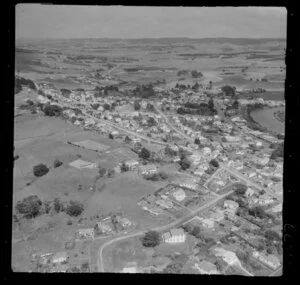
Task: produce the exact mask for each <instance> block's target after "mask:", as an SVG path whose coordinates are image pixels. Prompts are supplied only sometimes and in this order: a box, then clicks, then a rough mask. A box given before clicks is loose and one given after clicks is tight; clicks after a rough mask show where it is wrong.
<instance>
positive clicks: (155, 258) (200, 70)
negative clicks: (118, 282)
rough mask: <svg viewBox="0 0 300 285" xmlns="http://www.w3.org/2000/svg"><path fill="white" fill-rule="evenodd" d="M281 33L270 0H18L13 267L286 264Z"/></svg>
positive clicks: (80, 269)
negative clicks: (205, 0)
mask: <svg viewBox="0 0 300 285" xmlns="http://www.w3.org/2000/svg"><path fill="white" fill-rule="evenodd" d="M286 40H287V9H286V8H285V7H279V6H278V7H275V6H274V7H270V6H269V7H264V6H260V7H258V6H243V7H233V6H232V7H230V6H226V7H221V6H216V7H201V6H198V7H192V6H190V7H187V6H185V7H180V6H172V7H171V6H169V7H168V6H121V5H111V6H110V5H108V6H101V5H90V6H88V5H77V6H76V5H54V4H18V5H16V6H15V50H14V57H15V66H14V75H13V76H14V83H15V85H14V119H13V121H14V134H13V137H14V138H13V151H14V153H13V156H14V157H13V160H14V161H13V193H12V197H13V201H12V236H11V269H12V271H13V272H26V273H28V272H33V273H35V272H37V273H116V274H121V273H143V274H180V275H184V274H187V275H212V276H213V275H238V276H248V277H255V276H269V277H272V276H282V272H283V270H282V268H283V253H284V252H283V251H284V249H283V238H282V237H283V220H282V209H283V164H284V163H283V162H284V142H285V117H286V114H285V113H286V112H285V103H286V102H285V80H286V62H285V57H286ZM203 284H204V283H203Z"/></svg>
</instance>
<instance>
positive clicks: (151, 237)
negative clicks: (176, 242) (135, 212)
mask: <svg viewBox="0 0 300 285" xmlns="http://www.w3.org/2000/svg"><path fill="white" fill-rule="evenodd" d="M141 241H142V244H143V246H145V247H155V246H158V245H159V244H160V241H161V237H160V234H159V233H158V232H156V231H148V232H147V233H146V234H145V235H144V237H142V239H141Z"/></svg>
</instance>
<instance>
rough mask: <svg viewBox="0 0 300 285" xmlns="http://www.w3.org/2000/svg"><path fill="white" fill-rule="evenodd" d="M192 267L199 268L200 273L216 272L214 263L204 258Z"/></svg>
mask: <svg viewBox="0 0 300 285" xmlns="http://www.w3.org/2000/svg"><path fill="white" fill-rule="evenodd" d="M194 268H195V269H197V270H199V272H200V273H201V274H218V273H219V272H218V270H217V267H216V265H214V264H213V263H211V262H208V261H206V260H203V261H201V262H199V263H195V265H194Z"/></svg>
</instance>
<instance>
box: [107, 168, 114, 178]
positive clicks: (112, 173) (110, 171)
mask: <svg viewBox="0 0 300 285" xmlns="http://www.w3.org/2000/svg"><path fill="white" fill-rule="evenodd" d="M115 173H116V172H115V170H114V169H108V171H107V177H109V178H111V177H114V175H115Z"/></svg>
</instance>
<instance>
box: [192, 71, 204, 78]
mask: <svg viewBox="0 0 300 285" xmlns="http://www.w3.org/2000/svg"><path fill="white" fill-rule="evenodd" d="M191 75H192V77H193V78H197V77H202V76H203V74H202V72H200V71H199V72H198V71H197V70H193V71H192V72H191Z"/></svg>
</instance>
